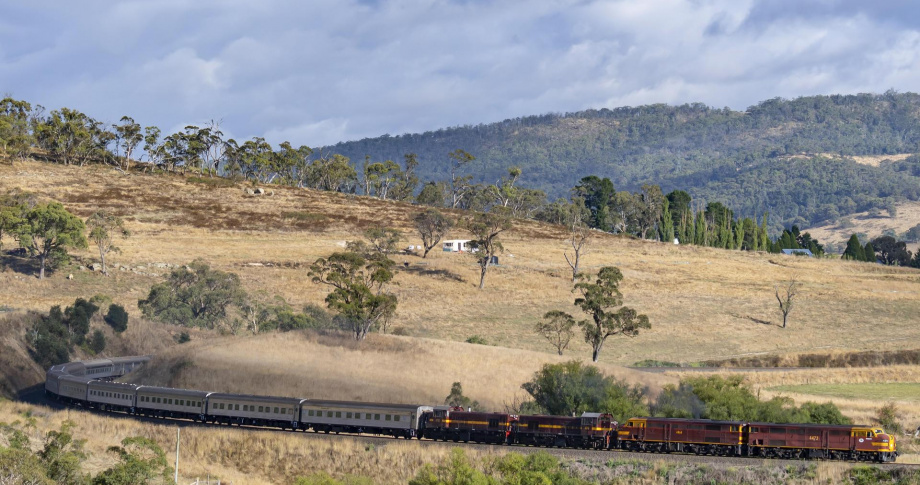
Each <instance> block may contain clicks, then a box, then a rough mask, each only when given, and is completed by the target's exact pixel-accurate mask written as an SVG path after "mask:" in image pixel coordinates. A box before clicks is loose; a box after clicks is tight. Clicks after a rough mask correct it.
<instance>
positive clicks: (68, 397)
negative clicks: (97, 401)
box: [58, 375, 92, 406]
mask: <svg viewBox="0 0 920 485" xmlns="http://www.w3.org/2000/svg"><path fill="white" fill-rule="evenodd" d="M90 382H92V379H91V378H89V377H85V376H71V375H64V376H60V377H59V378H58V399H60V400H61V401H64V402H70V403H74V404H79V405H81V406H83V405H85V404H86V394H87V391H88V390H89V383H90Z"/></svg>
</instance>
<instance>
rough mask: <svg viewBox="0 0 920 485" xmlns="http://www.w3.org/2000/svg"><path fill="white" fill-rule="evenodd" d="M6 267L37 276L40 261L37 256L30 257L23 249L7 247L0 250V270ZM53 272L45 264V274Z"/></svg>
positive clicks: (4, 269)
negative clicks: (7, 248)
mask: <svg viewBox="0 0 920 485" xmlns="http://www.w3.org/2000/svg"><path fill="white" fill-rule="evenodd" d="M8 269H9V270H12V271H14V272H16V273H19V274H24V275H28V276H38V271H39V269H40V263H39V261H38V259H37V258H30V257H29V255H28V253H27V252H25V250H23V249H9V250H4V251H2V252H0V270H3V271H6V270H8ZM53 273H54V270H53V269H52V268H50V267H49V266H45V276H48V275H50V274H53Z"/></svg>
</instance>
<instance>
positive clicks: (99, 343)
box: [86, 329, 105, 354]
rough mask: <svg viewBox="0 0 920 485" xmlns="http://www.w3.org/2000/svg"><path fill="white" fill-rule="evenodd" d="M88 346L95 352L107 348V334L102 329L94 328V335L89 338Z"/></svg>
mask: <svg viewBox="0 0 920 485" xmlns="http://www.w3.org/2000/svg"><path fill="white" fill-rule="evenodd" d="M86 346H87V347H88V348H89V350H91V351H92V352H93V353H94V354H98V353H99V352H102V351H103V350H105V334H103V333H102V330H99V329H96V330H93V335H92V336H91V337H90V338H89V341H88V342H87V343H86Z"/></svg>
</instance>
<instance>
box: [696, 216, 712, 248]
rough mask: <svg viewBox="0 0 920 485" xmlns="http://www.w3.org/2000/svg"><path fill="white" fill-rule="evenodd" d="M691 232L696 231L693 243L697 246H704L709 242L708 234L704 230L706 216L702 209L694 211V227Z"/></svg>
mask: <svg viewBox="0 0 920 485" xmlns="http://www.w3.org/2000/svg"><path fill="white" fill-rule="evenodd" d="M693 232H695V233H696V237H695V238H694V239H695V241H694V243H695V244H696V245H697V246H706V245H707V243H708V242H709V238H708V237H707V236H708V234H707V231H706V216H705V215H704V214H703V211H699V212H697V213H696V227H695V228H694V231H693Z"/></svg>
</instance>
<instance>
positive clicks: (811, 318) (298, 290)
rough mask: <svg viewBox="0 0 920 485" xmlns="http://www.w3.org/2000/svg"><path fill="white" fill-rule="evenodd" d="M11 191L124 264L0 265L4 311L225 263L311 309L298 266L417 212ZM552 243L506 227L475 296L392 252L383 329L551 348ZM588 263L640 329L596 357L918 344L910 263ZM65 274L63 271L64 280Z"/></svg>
mask: <svg viewBox="0 0 920 485" xmlns="http://www.w3.org/2000/svg"><path fill="white" fill-rule="evenodd" d="M12 188H20V189H23V190H28V191H32V192H36V193H38V194H40V195H41V196H43V197H46V198H49V199H55V200H58V201H61V202H62V203H64V205H65V206H66V207H67V208H68V209H70V210H71V211H74V212H75V213H77V214H79V215H80V216H82V217H86V216H88V215H89V214H91V213H92V212H93V211H95V210H97V209H102V208H104V209H108V210H112V211H115V212H117V213H118V214H119V215H121V216H123V217H124V218H125V219H126V220H127V224H128V227H129V228H130V230H131V231H132V232H133V234H134V235H133V237H131V238H130V239H128V240H127V241H124V242H122V243H120V244H119V245H120V246H121V248H122V253H121V254H118V255H114V256H113V257H112V258H111V259H112V261H113V263H114V264H116V265H124V266H125V267H127V268H130V269H133V270H134V271H130V270H128V271H115V272H114V276H113V277H110V278H105V277H103V276H102V275H100V274H98V273H93V272H91V271H79V270H78V269H77V268H76V264H79V263H75V265H74V266H71V267H68V268H63V269H61V270H59V271H57V272H56V273H54V274H52V276H51V277H50V279H48V280H46V281H39V280H37V279H35V278H34V276H33V275H32V274H29V273H27V272H25V271H26V270H25V269H23V268H20V267H10V266H7V267H5V268H4V270H3V271H2V272H0V287H3V288H4V290H5V291H3V292H2V294H0V305H6V306H10V307H14V308H32V309H40V310H47V308H48V307H49V306H50V305H52V304H65V303H69V302H72V301H73V299H74V298H76V297H87V296H91V295H93V294H97V293H105V294H108V295H112V296H113V297H114V299H115V301H116V302H120V303H123V304H125V305H127V307H128V310H129V312H130V313H132V315H137V308H136V303H137V300H138V298H141V297H143V296H145V295H146V292H147V290H148V289H149V287H150V286H151V285H152V284H154V283H156V282H158V281H161V280H162V278H163V275H164V274H165V272H166V271H168V270H167V269H165V268H161V267H157V265H156V264H155V263H168V264H183V263H187V262H189V261H191V260H193V259H195V258H203V259H205V260H207V261H209V262H210V263H211V264H212V265H213V266H215V267H217V268H219V269H223V270H227V271H234V272H236V273H238V274H240V276H241V278H242V280H243V282H244V285H245V286H246V287H247V289H249V290H252V291H260V290H261V291H264V292H266V293H267V294H269V295H280V296H283V297H284V298H285V299H286V300H287V301H288V302H289V303H291V304H293V305H294V306H295V307H296V306H300V305H303V304H306V303H315V304H322V301H323V298H324V297H325V294H326V292H327V289H326V288H323V287H320V286H318V285H315V284H312V283H311V282H310V280H309V278H308V276H307V270H306V268H305V265H308V264H309V263H310V262H312V261H313V260H315V259H316V258H318V257H321V256H327V255H329V254H330V253H332V252H333V251H336V250H339V249H341V248H342V245H343V244H344V241H346V240H352V239H356V238H359V237H360V233H361V232H362V231H363V230H364V229H366V228H367V227H370V226H372V225H373V224H377V223H380V224H384V225H389V226H395V227H399V228H401V229H403V231H404V234H405V235H406V239H405V241H404V242H405V244H412V243H417V242H418V241H417V238H416V237H414V236H413V235H412V231H411V229H410V224H409V221H410V218H411V216H412V215H413V214H414V213H415V212H416V211H418V210H419V209H418V208H417V207H415V206H411V205H407V204H402V203H394V202H381V201H378V200H375V199H369V198H364V197H350V196H346V195H343V194H334V193H324V192H316V191H312V190H302V189H294V188H281V187H271V189H273V191H274V195H272V196H263V197H251V196H247V195H246V192H245V190H244V188H245V186H243V185H233V184H224V186H218V187H213V186H210V185H207V184H201V183H194V182H190V181H187V180H186V179H185V178H184V177H180V176H162V175H144V174H134V173H132V174H130V175H124V174H121V173H119V172H117V171H114V170H111V169H108V168H104V167H84V168H78V167H64V166H55V165H49V164H39V163H32V162H29V163H16V164H15V165H14V166H0V189H2V190H7V189H12ZM455 215H456V214H455ZM453 236H455V237H463V236H464V234H462V233H461V232H459V231H458V232H456V234H454V235H453ZM563 236H564V234H563V233H562V232H561V229H560V228H559V227H555V226H551V225H546V224H540V223H536V222H530V221H520V222H517V223H516V224H515V227H514V228H513V230H511V231H509V232H508V233H507V234H506V235H504V236H503V239H504V244H505V248H506V252H505V254H504V255H502V256H501V260H500V262H501V265H500V266H499V267H496V268H493V269H492V270H490V273H489V276H488V279H487V281H486V290H485V291H480V290H478V289H477V288H476V285H475V284H476V283H477V281H478V280H477V274H478V273H477V268H476V267H475V265H474V263H473V262H472V260H471V259H469V257H468V256H465V255H462V254H448V253H441V252H438V251H435V252H433V253H432V254H431V255H430V256H429V258H428V259H427V260H422V259H421V258H419V257H415V256H405V257H400V258H401V259H400V262H403V260H404V261H405V262H407V263H408V264H409V266H408V268H403V267H402V266H401V267H400V270H399V272H398V274H397V276H396V283H397V284H396V286H395V287H394V290H395V292H396V293H397V294H398V296H399V300H400V303H399V310H398V316H397V318H396V321H395V322H394V323H393V325H394V326H395V327H401V328H403V329H404V330H405V332H406V333H408V334H409V335H411V336H415V337H425V338H431V339H447V340H456V341H462V340H465V339H467V338H469V337H470V336H472V335H479V336H481V337H483V338H485V340H486V341H487V342H489V343H491V344H496V345H499V346H503V347H510V348H518V349H527V350H538V351H543V352H550V351H551V347H550V346H549V345H548V344H547V343H546V342H545V341H543V340H542V339H541V338H539V337H538V336H536V335H535V334H534V333H533V331H532V326H533V324H534V322H535V321H536V320H537V319H539V318H540V317H541V316H542V315H543V314H544V313H545V312H546V311H549V310H554V309H561V310H566V311H570V312H571V311H574V307H573V306H572V299H573V298H574V295H573V294H572V292H571V282H570V279H569V278H568V277H567V274H568V268H567V266H566V263H565V261H564V259H563V251H564V250H565V249H566V245H565V241H564V239H563ZM5 242H6V243H7V244H9V243H10V242H11V241H9V240H7V241H5ZM77 254H78V255H79V256H80V257H81V259H82V261H83V262H84V264H89V263H91V262H93V261H95V259H94V258H95V257H96V256H95V255H94V252H93V251H92V250H86V251H79V252H77ZM254 263H255V264H254ZM585 264H586V269H587V270H594V271H596V270H597V268H599V267H601V266H604V265H616V266H618V267H620V268H621V269H622V270H623V273H624V274H625V281H624V284H623V287H622V289H623V293H624V295H625V300H626V303H627V304H628V305H629V306H632V307H634V308H636V309H638V310H639V311H640V312H643V313H646V314H648V316H649V318H650V320H651V322H652V329H651V330H650V331H646V332H643V333H642V334H641V335H640V336H638V337H637V338H633V339H627V338H618V337H612V338H611V339H610V340H608V343H607V345H606V346H605V348H604V351H603V352H602V354H601V360H602V361H603V362H606V363H611V364H630V363H633V362H636V361H638V360H642V359H648V358H652V359H659V360H669V361H678V362H690V361H696V360H701V359H717V358H725V357H730V356H739V355H747V354H752V353H785V352H800V351H809V350H822V349H856V350H859V349H877V348H882V349H897V348H910V347H914V346H916V343H917V342H918V338H920V325H918V320H917V317H916V315H917V314H918V310H920V298H918V295H920V272H918V271H916V270H913V269H904V268H888V267H882V266H877V265H871V264H864V263H853V262H844V261H836V260H810V259H802V258H794V257H783V256H778V255H771V254H764V253H758V254H754V253H747V252H736V251H723V250H715V249H708V248H698V247H681V246H674V245H671V244H663V243H656V242H651V241H637V240H633V239H627V238H621V237H617V236H612V235H604V234H599V235H598V236H597V237H596V238H595V239H594V240H593V242H592V244H591V246H590V252H589V254H588V255H587V257H586V259H585ZM139 267H143V268H140V269H138V268H139ZM70 273H72V274H73V275H74V279H73V280H68V279H66V276H67V275H68V274H70ZM792 277H797V278H798V279H799V281H801V282H802V283H803V289H802V293H801V301H800V304H799V305H798V306H797V307H796V308H795V310H794V312H793V313H792V316H791V319H790V322H791V323H790V326H789V328H787V329H781V328H779V327H778V323H779V322H780V321H781V318H780V315H779V313H778V311H777V309H776V301H775V299H774V296H773V287H774V285H775V284H778V283H781V282H783V281H786V280H788V279H790V278H792ZM568 355H576V356H580V357H585V356H587V355H589V348H588V347H587V345H586V344H584V343H582V342H581V340H576V341H573V346H572V348H571V349H570V351H569V352H568Z"/></svg>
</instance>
